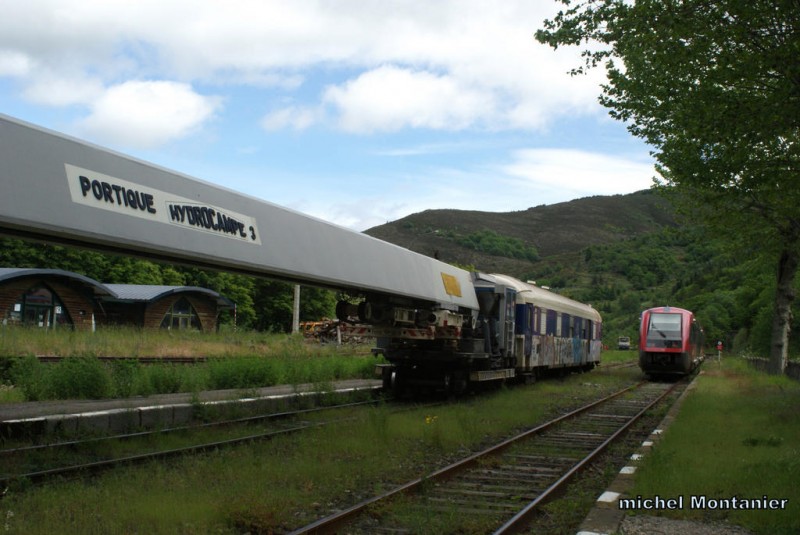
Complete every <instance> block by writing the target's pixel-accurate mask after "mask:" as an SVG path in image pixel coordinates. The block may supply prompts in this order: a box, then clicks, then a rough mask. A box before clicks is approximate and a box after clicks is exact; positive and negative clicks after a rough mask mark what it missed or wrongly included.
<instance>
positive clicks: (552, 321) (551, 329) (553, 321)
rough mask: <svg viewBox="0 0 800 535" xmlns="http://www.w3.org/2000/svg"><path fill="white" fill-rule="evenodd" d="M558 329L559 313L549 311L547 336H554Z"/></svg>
mask: <svg viewBox="0 0 800 535" xmlns="http://www.w3.org/2000/svg"><path fill="white" fill-rule="evenodd" d="M557 328H558V313H557V312H556V311H555V310H548V311H547V334H550V335H554V334H556V332H557V330H558V329H557Z"/></svg>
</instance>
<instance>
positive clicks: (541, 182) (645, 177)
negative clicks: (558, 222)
mask: <svg viewBox="0 0 800 535" xmlns="http://www.w3.org/2000/svg"><path fill="white" fill-rule="evenodd" d="M501 169H502V171H503V172H504V173H505V174H506V175H507V176H508V177H509V180H510V181H511V182H513V183H515V184H516V185H517V186H519V187H522V188H525V189H529V190H534V191H538V192H544V193H545V194H547V193H549V192H552V191H556V190H558V191H559V192H561V195H572V196H574V195H575V194H577V195H579V196H590V195H612V194H616V193H621V192H624V193H629V192H633V191H637V190H642V189H647V188H649V187H650V186H651V185H652V183H653V182H652V177H653V176H654V175H655V169H654V167H653V162H652V161H642V160H641V159H633V158H626V157H624V156H612V155H607V154H600V153H593V152H587V151H582V150H574V149H525V150H520V151H517V152H515V153H514V154H513V161H512V162H511V163H509V164H506V165H504V166H502V168H501ZM569 198H572V197H569ZM560 200H566V199H560ZM551 202H554V201H553V200H552V199H548V200H547V201H544V203H545V204H550V203H551ZM555 202H558V201H555ZM537 204H539V203H537Z"/></svg>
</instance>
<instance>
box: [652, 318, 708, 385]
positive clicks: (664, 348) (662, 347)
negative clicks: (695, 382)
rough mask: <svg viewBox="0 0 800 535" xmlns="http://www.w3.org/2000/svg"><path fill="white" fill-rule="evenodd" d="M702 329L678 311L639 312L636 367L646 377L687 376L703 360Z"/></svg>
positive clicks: (694, 319)
mask: <svg viewBox="0 0 800 535" xmlns="http://www.w3.org/2000/svg"><path fill="white" fill-rule="evenodd" d="M704 341H705V338H704V334H703V329H702V328H701V327H700V324H699V323H698V322H697V319H696V318H695V317H694V314H693V313H692V312H691V311H689V310H685V309H682V308H676V307H668V306H666V307H658V308H650V309H647V310H645V311H644V312H642V318H641V329H640V333H639V367H640V368H641V369H642V371H643V372H644V373H646V374H647V375H649V376H662V375H677V376H680V375H687V374H689V373H691V372H692V371H694V370H695V368H697V366H699V365H700V363H701V362H702V361H703V344H704Z"/></svg>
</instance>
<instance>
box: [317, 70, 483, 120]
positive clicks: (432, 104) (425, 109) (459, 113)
mask: <svg viewBox="0 0 800 535" xmlns="http://www.w3.org/2000/svg"><path fill="white" fill-rule="evenodd" d="M324 101H325V102H326V103H328V104H330V105H333V106H334V107H335V108H337V110H338V111H339V113H340V127H341V128H342V129H344V130H346V131H348V132H356V133H364V132H366V133H369V132H373V131H396V130H400V129H402V128H406V127H413V128H431V129H437V130H439V129H446V130H459V129H461V128H465V127H468V126H471V125H473V124H475V123H476V122H477V121H479V120H481V119H482V118H483V116H484V115H485V114H486V113H487V112H489V111H490V110H491V109H492V108H494V105H493V103H492V99H491V96H490V95H486V94H483V93H481V92H480V91H476V90H475V89H473V88H470V87H467V86H462V85H460V84H459V81H458V80H456V79H454V78H453V77H450V76H437V75H434V74H432V73H430V72H412V71H410V70H408V69H401V68H397V67H393V66H382V67H379V68H378V69H375V70H371V71H369V72H366V73H364V74H362V75H361V76H359V77H358V78H357V79H355V80H351V81H349V82H347V83H346V84H345V85H344V86H339V87H330V88H328V90H327V91H326V92H325V97H324Z"/></svg>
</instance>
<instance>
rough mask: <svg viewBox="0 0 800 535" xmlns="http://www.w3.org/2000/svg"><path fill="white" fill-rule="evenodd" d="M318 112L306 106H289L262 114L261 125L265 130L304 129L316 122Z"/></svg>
mask: <svg viewBox="0 0 800 535" xmlns="http://www.w3.org/2000/svg"><path fill="white" fill-rule="evenodd" d="M318 117H319V113H318V112H316V111H315V110H312V109H310V108H307V107H302V106H289V107H287V108H282V109H280V110H276V111H273V112H271V113H268V114H267V115H265V116H264V118H263V119H262V120H261V126H262V127H263V128H264V129H265V130H270V131H272V130H282V129H284V128H291V129H292V130H305V129H306V128H308V127H310V126H311V125H313V124H314V123H315V122H317V118H318Z"/></svg>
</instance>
